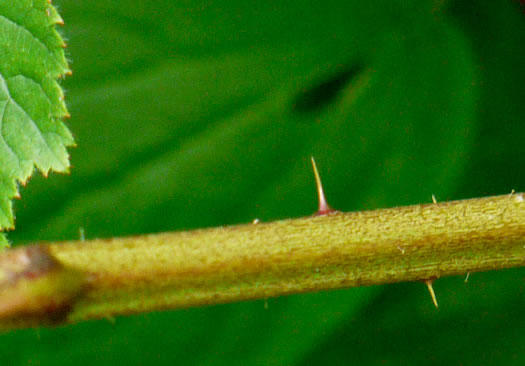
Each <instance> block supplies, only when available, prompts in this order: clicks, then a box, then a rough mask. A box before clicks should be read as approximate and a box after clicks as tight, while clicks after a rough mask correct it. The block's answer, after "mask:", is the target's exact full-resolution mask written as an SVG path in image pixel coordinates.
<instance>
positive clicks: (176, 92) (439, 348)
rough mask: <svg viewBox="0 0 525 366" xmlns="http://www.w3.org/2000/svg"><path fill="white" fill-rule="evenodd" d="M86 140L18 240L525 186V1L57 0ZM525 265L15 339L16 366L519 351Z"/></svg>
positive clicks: (486, 360) (454, 360)
mask: <svg viewBox="0 0 525 366" xmlns="http://www.w3.org/2000/svg"><path fill="white" fill-rule="evenodd" d="M57 5H58V7H59V10H60V12H61V15H62V16H63V18H64V20H65V22H66V25H65V27H64V28H63V34H64V35H65V38H66V39H67V41H68V44H69V49H68V50H69V56H70V59H71V68H72V69H73V76H72V77H69V78H68V79H67V80H66V81H65V82H64V83H63V85H64V87H65V89H66V93H67V100H68V105H69V109H70V112H71V115H72V118H71V120H69V121H68V122H67V123H68V125H69V126H70V128H71V130H72V131H73V133H74V135H75V138H76V140H77V143H78V147H77V148H76V149H73V150H71V158H72V164H73V169H72V170H71V174H70V175H68V176H63V175H57V174H55V175H52V176H51V177H50V178H49V179H43V178H42V177H35V178H33V179H32V180H31V182H30V183H29V184H28V186H27V187H26V188H24V189H23V191H22V200H20V201H17V202H16V216H17V222H16V225H17V230H16V231H15V232H13V233H10V235H9V238H10V240H11V241H12V242H14V244H15V245H19V244H23V243H29V242H34V241H44V240H65V239H77V238H78V236H79V229H80V228H83V229H84V230H85V233H86V234H85V235H86V237H87V238H94V237H108V236H120V235H130V234H137V233H150V232H159V231H168V230H181V229H191V228H196V227H207V226H218V225H228V224H234V223H246V222H250V221H252V220H253V219H254V218H259V219H260V220H262V221H268V220H275V219H279V218H285V217H297V216H305V215H309V214H311V213H312V212H314V211H315V209H316V198H315V185H314V180H313V175H312V172H311V167H310V163H309V157H310V155H314V156H315V158H316V160H317V163H318V166H319V169H320V172H321V175H322V178H323V182H324V186H325V191H326V194H327V197H328V199H329V201H330V202H331V204H332V205H333V206H334V207H336V208H338V209H340V210H345V211H349V210H362V209H373V208H379V207H390V206H395V205H405V204H416V203H422V202H425V203H427V202H430V201H431V195H432V194H435V195H436V197H437V199H438V200H451V199H461V198H469V197H474V196H484V195H491V194H505V193H510V192H511V190H512V189H515V190H516V191H520V190H521V191H523V190H525V184H524V182H525V170H524V169H523V166H524V163H525V144H524V143H523V138H524V136H525V134H524V132H525V128H524V127H525V103H524V100H525V89H524V86H525V68H524V67H523V65H525V48H524V47H523V45H524V44H525V22H524V14H523V9H522V8H520V4H519V2H518V1H502V2H469V1H416V0H414V1H399V2H395V1H393V2H384V1H370V2H364V1H332V0H326V1H322V2H318V1H305V0H301V1H298V0H297V1H288V2H273V1H261V2H246V1H197V0H193V1H168V0H159V1H155V2H149V1H139V0H121V1H116V0H104V1H101V0H92V1H81V0H60V1H58V0H57ZM524 286H525V270H524V269H523V268H522V269H514V270H506V271H501V272H492V273H485V274H472V275H471V276H470V278H469V281H468V283H464V278H463V277H453V278H445V279H440V280H439V281H437V282H436V283H435V290H436V292H437V295H438V300H439V302H440V305H441V307H440V309H439V310H436V309H434V307H433V305H432V303H431V301H430V298H429V296H428V293H427V292H426V289H425V287H424V285H422V284H419V283H404V284H396V285H390V286H385V287H379V286H377V287H368V288H356V289H348V290H339V291H331V292H326V293H317V294H304V295H295V296H289V297H282V298H277V299H269V300H268V307H267V308H265V303H264V301H263V300H261V301H252V302H245V303H237V304H229V305H220V306H213V307H208V308H197V309H188V310H180V311H169V312H159V313H150V314H144V315H139V316H132V317H123V318H120V317H119V318H116V319H114V320H101V321H93V322H87V323H82V324H78V325H74V326H68V327H62V328H58V329H40V330H34V329H31V330H23V331H16V332H11V333H8V334H2V335H0V339H1V341H0V364H1V365H71V364H75V365H114V364H125V365H145V364H148V365H222V364H225V365H232V364H234V365H255V364H258V365H302V364H304V365H317V364H322V365H339V364H344V365H348V364H351V365H377V364H386V365H410V364H411V365H421V364H427V365H487V364H489V365H523V364H524V362H525V333H524V332H523V330H524V329H525V313H524V312H523V309H524V308H525V292H524Z"/></svg>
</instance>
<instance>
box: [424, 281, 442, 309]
mask: <svg viewBox="0 0 525 366" xmlns="http://www.w3.org/2000/svg"><path fill="white" fill-rule="evenodd" d="M424 282H425V285H427V288H428V292H430V297H431V298H432V302H433V303H434V306H435V307H436V309H437V308H438V307H439V306H438V302H437V299H436V293H435V292H434V287H433V286H432V285H433V284H434V280H425V281H424Z"/></svg>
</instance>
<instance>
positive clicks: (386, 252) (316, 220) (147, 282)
mask: <svg viewBox="0 0 525 366" xmlns="http://www.w3.org/2000/svg"><path fill="white" fill-rule="evenodd" d="M31 250H32V251H33V252H34V251H36V252H37V253H38V254H37V255H34V253H33V254H32V258H35V257H36V258H37V259H38V260H35V259H33V260H28V259H23V258H22V257H24V255H26V254H27V253H29V252H30V251H31ZM24 253H26V254H24ZM26 256H27V255H26ZM41 257H44V258H47V257H50V259H49V260H44V261H42V259H41ZM17 258H18V259H17ZM20 258H22V259H20ZM17 261H18V262H20V263H22V264H20V263H18V262H17ZM41 262H44V263H46V266H45V269H43V270H39V269H38V268H37V269H34V268H33V267H38V265H40V263H41ZM17 263H18V264H17ZM49 263H54V264H53V265H49ZM523 265H525V202H524V197H523V195H522V194H511V195H505V196H496V197H488V198H481V199H470V200H463V201H454V202H446V203H437V204H426V205H415V206H408V207H399V208H390V209H381V210H373V211H364V212H352V213H332V214H327V215H322V216H311V217H305V218H300V219H289V220H283V221H276V222H270V223H258V224H246V225H238V226H230V227H219V228H212V229H202V230H195V231H188V232H174V233H163V234H151V235H143V236H134V237H127V238H113V239H96V240H90V241H85V242H65V243H56V244H54V243H53V244H47V245H40V246H38V247H33V249H30V247H23V248H17V249H12V250H9V251H6V252H4V253H2V254H0V328H12V327H20V326H37V325H42V324H50V323H52V324H62V323H69V322H76V321H81V320H85V319H90V318H101V317H107V316H113V315H121V314H130V313H139V312H146V311H153V310H161V309H175V308H182V307H189V306H199V305H207V304H219V303H226V302H231V301H240V300H247V299H257V298H267V297H272V296H279V295H285V294H292V293H300V292H310V291H319V290H327V289H335V288H342V287H353V286H363V285H376V284H386V283H392V282H401V281H416V280H429V279H435V278H439V277H442V276H450V275H457V274H465V273H467V272H475V271H487V270H495V269H503V268H510V267H518V266H523ZM17 266H18V267H20V268H18V267H17ZM24 266H25V267H24ZM31 271H33V272H36V273H37V275H32V276H27V275H26V274H27V273H31ZM57 273H58V274H62V275H57ZM79 278H80V279H81V280H79ZM43 279H45V280H46V281H47V282H46V281H44V284H42V280H43ZM37 280H38V281H39V282H38V281H37ZM57 281H61V282H60V284H59V285H57V283H56V282H57ZM37 282H38V283H37ZM37 285H38V286H39V287H38V286H37ZM32 286H33V287H32ZM42 286H44V288H45V290H42ZM45 286H48V287H49V288H48V287H45ZM37 287H38V290H37ZM33 292H34V294H35V296H37V295H38V296H40V298H39V303H41V304H42V305H41V307H40V308H39V309H35V300H34V299H32V294H33ZM42 293H44V296H43V295H42ZM15 295H16V296H15ZM42 296H43V297H42ZM15 298H16V299H17V301H14V303H15V305H16V306H15V307H14V308H13V307H11V308H9V307H7V308H6V306H2V305H1V304H2V303H3V302H7V301H6V299H15ZM24 301H25V302H26V303H27V304H29V305H30V306H29V305H28V306H27V307H26V308H24ZM11 302H13V300H12V301H11ZM50 303H51V305H55V306H50V305H49V304H50ZM57 304H58V305H57Z"/></svg>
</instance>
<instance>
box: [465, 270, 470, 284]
mask: <svg viewBox="0 0 525 366" xmlns="http://www.w3.org/2000/svg"><path fill="white" fill-rule="evenodd" d="M469 277H470V272H467V275H466V276H465V283H467V282H468V278H469Z"/></svg>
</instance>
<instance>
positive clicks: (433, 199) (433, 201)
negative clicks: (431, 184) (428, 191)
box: [432, 194, 438, 203]
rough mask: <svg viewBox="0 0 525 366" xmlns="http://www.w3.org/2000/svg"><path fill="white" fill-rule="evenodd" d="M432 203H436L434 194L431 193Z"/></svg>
mask: <svg viewBox="0 0 525 366" xmlns="http://www.w3.org/2000/svg"><path fill="white" fill-rule="evenodd" d="M432 203H438V201H437V199H436V196H434V195H433V194H432Z"/></svg>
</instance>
